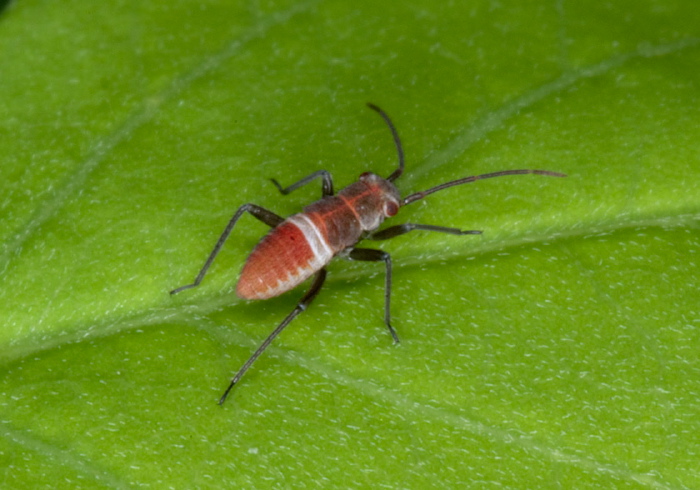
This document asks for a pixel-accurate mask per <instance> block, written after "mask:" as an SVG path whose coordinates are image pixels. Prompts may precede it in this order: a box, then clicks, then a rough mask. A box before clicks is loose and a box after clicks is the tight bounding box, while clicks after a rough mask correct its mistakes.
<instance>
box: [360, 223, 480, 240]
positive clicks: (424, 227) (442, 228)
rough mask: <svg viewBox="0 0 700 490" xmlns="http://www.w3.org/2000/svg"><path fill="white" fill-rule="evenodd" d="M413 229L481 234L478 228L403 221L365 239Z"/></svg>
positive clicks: (398, 234)
mask: <svg viewBox="0 0 700 490" xmlns="http://www.w3.org/2000/svg"><path fill="white" fill-rule="evenodd" d="M413 230H424V231H437V232H440V233H449V234H450V235H481V233H482V232H481V231H479V230H460V229H459V228H447V227H446V226H435V225H416V224H414V223H404V224H403V225H396V226H390V227H389V228H385V229H383V230H380V231H377V232H375V233H372V234H371V235H368V236H367V237H366V239H367V240H388V239H390V238H394V237H397V236H401V235H405V234H406V233H409V232H411V231H413Z"/></svg>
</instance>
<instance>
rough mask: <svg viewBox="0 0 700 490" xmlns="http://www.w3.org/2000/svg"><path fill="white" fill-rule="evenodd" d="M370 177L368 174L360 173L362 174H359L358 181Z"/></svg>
mask: <svg viewBox="0 0 700 490" xmlns="http://www.w3.org/2000/svg"><path fill="white" fill-rule="evenodd" d="M370 175H371V173H370V172H362V173H361V174H360V180H363V179H366V178H367V177H369V176H370Z"/></svg>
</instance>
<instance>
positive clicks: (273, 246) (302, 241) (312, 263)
mask: <svg viewBox="0 0 700 490" xmlns="http://www.w3.org/2000/svg"><path fill="white" fill-rule="evenodd" d="M306 221H309V219H308V218H306V217H305V216H304V215H303V214H297V215H294V216H292V217H290V218H289V219H287V220H285V221H284V222H282V223H281V224H280V225H279V226H277V227H276V228H274V229H273V230H271V231H270V233H268V234H267V235H266V236H265V237H264V238H263V239H262V240H261V241H260V243H258V245H257V246H256V247H255V249H253V252H252V253H251V254H250V256H249V257H248V260H247V261H246V263H245V265H244V266H243V270H242V271H241V277H240V279H238V285H237V286H236V294H237V295H238V296H239V297H240V298H243V299H267V298H273V297H275V296H278V295H280V294H282V293H284V292H286V291H289V290H290V289H293V288H294V287H296V286H297V285H299V284H301V283H302V282H304V281H305V280H306V279H308V278H309V277H311V276H312V275H313V274H314V272H316V271H318V270H319V269H320V268H321V267H323V266H324V265H326V264H327V263H328V262H329V261H330V260H331V259H332V258H333V255H334V253H333V252H332V251H331V250H330V249H328V247H327V246H324V245H323V244H322V243H319V241H320V239H321V237H320V235H318V236H317V237H314V236H311V239H309V234H310V233H314V231H313V229H311V231H309V230H308V229H307V228H309V225H308V223H306Z"/></svg>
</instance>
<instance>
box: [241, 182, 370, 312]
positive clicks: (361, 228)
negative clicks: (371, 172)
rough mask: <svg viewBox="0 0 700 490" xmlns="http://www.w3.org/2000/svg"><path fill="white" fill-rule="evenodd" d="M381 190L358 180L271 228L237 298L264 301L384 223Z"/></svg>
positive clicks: (250, 259) (252, 258)
mask: <svg viewBox="0 0 700 490" xmlns="http://www.w3.org/2000/svg"><path fill="white" fill-rule="evenodd" d="M381 196H382V194H381V193H380V192H377V190H376V189H375V188H373V187H371V186H369V185H367V184H366V183H365V182H364V181H362V179H361V180H360V182H356V183H355V184H351V185H349V186H348V187H346V188H345V189H343V190H342V191H340V193H339V194H338V195H337V196H328V197H324V198H323V199H320V200H319V201H316V202H315V203H313V204H310V205H309V206H306V207H305V208H304V212H303V213H299V214H295V215H294V216H291V217H289V218H287V219H286V220H284V221H283V222H282V223H280V224H279V225H278V226H277V227H275V228H273V229H272V230H271V231H270V232H269V233H268V234H267V235H266V236H265V237H264V238H263V239H262V240H261V241H260V243H258V244H257V246H256V247H255V248H254V249H253V252H252V253H251V254H250V256H249V257H248V260H247V261H246V263H245V265H244V266H243V270H242V271H241V277H240V279H238V285H237V286H236V294H238V296H239V297H240V298H243V299H268V298H273V297H275V296H278V295H280V294H282V293H284V292H286V291H289V290H290V289H293V288H295V287H296V286H298V285H299V284H301V283H302V282H304V281H305V280H306V279H308V278H309V277H311V276H312V275H313V274H314V273H315V272H317V271H319V270H320V269H321V268H322V267H324V266H325V265H326V264H328V262H330V261H331V259H332V258H333V257H334V256H335V255H336V254H337V253H338V252H341V251H342V250H345V249H346V248H348V247H351V246H353V245H355V244H356V243H357V242H358V240H360V238H361V237H362V233H363V232H365V231H368V230H371V229H375V228H376V227H377V226H379V224H380V223H381V222H382V220H383V219H384V216H383V215H382V209H383V206H382V205H381Z"/></svg>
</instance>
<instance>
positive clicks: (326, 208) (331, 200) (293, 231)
mask: <svg viewBox="0 0 700 490" xmlns="http://www.w3.org/2000/svg"><path fill="white" fill-rule="evenodd" d="M367 105H368V107H369V108H370V109H372V110H374V111H376V112H377V113H378V114H379V115H380V116H381V117H382V118H383V119H384V121H385V122H386V124H387V126H388V127H389V130H390V131H391V134H392V136H393V138H394V144H395V145H396V151H397V153H398V159H399V166H398V167H397V168H396V170H394V171H393V172H392V173H391V174H390V175H389V176H388V177H387V178H382V177H380V176H379V175H377V174H374V173H371V172H364V173H363V174H361V175H360V178H359V180H358V181H357V182H355V183H353V184H350V185H349V186H347V187H346V188H344V189H342V190H341V191H340V192H338V194H335V192H334V191H333V180H332V178H331V174H330V173H329V172H327V171H326V170H318V171H316V172H314V173H312V174H311V175H309V176H307V177H305V178H303V179H301V180H300V181H298V182H296V183H294V184H292V185H290V186H289V187H282V186H281V185H280V184H279V183H278V182H277V181H276V180H275V179H271V180H272V183H273V184H274V185H275V187H277V189H278V190H279V191H280V192H281V193H282V194H289V193H290V192H292V191H295V190H296V189H299V188H300V187H302V186H304V185H306V184H308V183H310V182H312V181H314V180H316V179H319V178H320V179H321V192H322V197H321V199H320V200H318V201H316V202H314V203H312V204H309V205H308V206H306V207H304V208H303V211H302V212H301V213H298V214H295V215H293V216H290V217H289V218H287V219H284V218H282V217H281V216H278V215H277V214H275V213H273V212H272V211H269V210H267V209H265V208H262V207H260V206H257V205H255V204H244V205H243V206H241V207H240V208H238V211H236V212H235V213H234V215H233V217H232V218H231V220H230V221H229V223H228V225H227V226H226V228H225V229H224V232H223V233H222V234H221V236H220V237H219V240H218V241H217V242H216V245H215V246H214V249H213V250H212V251H211V253H210V254H209V257H208V258H207V260H206V262H205V263H204V266H203V267H202V269H201V270H200V271H199V274H198V275H197V277H196V278H195V280H194V282H193V283H192V284H187V285H185V286H181V287H179V288H177V289H173V290H172V291H170V294H177V293H179V292H181V291H184V290H185V289H190V288H194V287H196V286H198V285H199V284H200V283H201V282H202V279H203V278H204V276H205V274H206V273H207V271H208V270H209V267H210V266H211V264H212V262H213V261H214V259H215V258H216V256H217V254H218V253H219V251H220V250H221V248H222V247H223V245H224V242H225V241H226V239H227V238H228V236H229V235H230V234H231V230H233V227H234V226H235V225H236V223H237V222H238V220H239V219H240V218H241V216H243V214H245V213H249V214H251V215H253V217H255V218H257V219H258V220H260V221H262V222H263V223H265V224H266V225H268V226H270V227H271V228H272V230H270V232H269V233H268V234H267V235H265V236H264V237H263V238H262V240H260V242H258V244H257V245H256V246H255V248H254V249H253V251H252V252H251V254H250V255H249V256H248V259H247V260H246V262H245V264H244V266H243V270H242V271H241V275H240V278H239V279H238V284H237V286H236V294H237V295H238V296H239V297H240V298H242V299H246V300H255V299H268V298H273V297H275V296H278V295H280V294H282V293H285V292H287V291H289V290H291V289H293V288H295V287H296V286H298V285H299V284H301V283H302V282H304V281H306V280H307V279H309V278H310V277H312V276H313V281H312V282H311V287H310V288H309V289H308V291H307V292H306V294H304V296H302V298H301V300H300V301H299V303H298V304H297V305H296V307H295V308H294V310H292V312H291V313H289V315H287V317H286V318H285V319H284V320H282V323H280V324H279V325H278V326H277V328H275V330H274V331H273V332H272V333H271V334H270V335H269V336H268V337H267V338H266V339H265V341H264V342H263V343H262V344H261V345H260V347H258V349H257V350H256V351H255V352H254V353H253V355H252V356H250V358H249V359H248V360H247V361H246V363H245V364H243V366H242V367H241V368H240V369H239V371H238V372H237V373H236V375H235V376H234V377H233V379H231V382H230V383H229V386H228V388H227V389H226V391H225V392H224V394H223V395H222V396H221V398H220V399H219V405H221V404H223V403H224V402H225V401H226V398H227V397H228V395H229V393H230V392H231V390H232V389H233V387H234V386H235V385H236V383H238V382H239V381H240V380H241V378H242V377H243V375H244V374H245V373H246V371H248V369H249V368H250V366H251V365H252V364H253V363H254V362H255V360H256V359H257V358H258V357H260V354H262V353H263V351H264V350H265V349H266V348H267V347H268V346H269V345H270V344H271V343H272V341H273V340H274V339H275V338H276V337H277V336H278V335H279V334H280V333H281V332H282V330H284V329H285V327H287V325H289V324H290V323H291V321H292V320H294V319H295V318H296V317H297V316H298V315H299V314H300V313H301V312H302V311H304V310H306V308H308V306H309V305H310V304H311V302H312V301H313V300H314V298H315V297H316V296H317V295H318V293H319V291H320V290H321V286H323V283H324V281H325V279H326V265H328V263H329V262H330V261H331V259H333V257H336V256H340V257H344V258H346V259H349V260H359V261H367V262H384V266H385V268H386V276H385V289H384V323H385V324H386V327H387V328H388V329H389V333H390V334H391V336H392V337H393V339H394V342H395V343H398V342H399V337H398V335H397V334H396V330H394V327H392V325H391V281H392V279H391V275H392V274H391V268H392V264H391V257H390V256H389V254H388V253H386V252H384V251H381V250H376V249H372V248H358V247H356V245H357V244H358V243H359V242H360V241H362V240H387V239H389V238H395V237H397V236H400V235H405V234H406V233H409V232H411V231H414V230H424V231H434V232H439V233H448V234H451V235H477V234H480V233H481V231H477V230H460V229H458V228H448V227H445V226H434V225H421V224H414V223H404V224H401V225H395V226H390V227H388V228H385V229H383V230H378V228H379V226H380V225H381V224H382V222H383V221H384V219H385V218H390V217H392V216H394V215H396V213H398V211H399V209H400V208H401V207H403V206H406V205H408V204H411V203H414V202H416V201H419V200H421V199H423V198H424V197H426V196H428V195H430V194H433V193H435V192H438V191H441V190H444V189H447V188H449V187H454V186H457V185H462V184H468V183H470V182H474V181H477V180H482V179H490V178H494V177H502V176H504V175H518V174H537V175H546V176H549V177H566V175H565V174H562V173H559V172H551V171H548V170H504V171H501V172H493V173H488V174H482V175H473V176H471V177H464V178H462V179H458V180H453V181H451V182H446V183H444V184H440V185H438V186H435V187H431V188H430V189H428V190H425V191H422V192H416V193H414V194H411V195H409V196H408V197H404V198H402V197H401V194H400V193H399V191H398V189H397V188H396V186H395V185H394V183H393V182H394V181H395V180H396V179H398V178H399V177H400V176H401V174H402V173H403V171H404V152H403V147H402V145H401V140H400V138H399V134H398V132H397V131H396V128H395V127H394V124H393V123H392V122H391V119H390V118H389V116H388V115H387V114H386V113H385V112H384V111H383V110H381V109H380V108H379V107H377V106H376V105H374V104H367Z"/></svg>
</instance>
